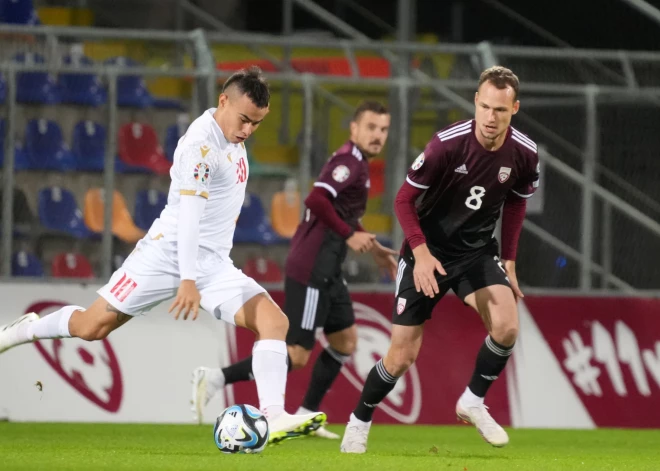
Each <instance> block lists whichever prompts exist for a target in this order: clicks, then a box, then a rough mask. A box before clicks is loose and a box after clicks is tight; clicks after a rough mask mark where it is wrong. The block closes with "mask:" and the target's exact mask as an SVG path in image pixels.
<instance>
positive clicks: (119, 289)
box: [98, 235, 266, 324]
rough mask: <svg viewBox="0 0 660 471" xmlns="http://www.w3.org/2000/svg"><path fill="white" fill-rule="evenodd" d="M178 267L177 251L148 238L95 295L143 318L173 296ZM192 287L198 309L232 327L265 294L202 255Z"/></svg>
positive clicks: (230, 268) (240, 275)
mask: <svg viewBox="0 0 660 471" xmlns="http://www.w3.org/2000/svg"><path fill="white" fill-rule="evenodd" d="M178 265H179V264H178V260H177V252H176V245H174V244H172V243H171V242H168V241H166V240H165V239H158V240H154V239H150V238H149V236H148V235H147V236H146V237H145V238H144V239H142V240H140V241H139V242H138V244H137V246H136V247H135V250H134V251H133V253H131V255H130V256H129V257H128V258H127V259H126V261H125V262H124V264H123V265H122V267H121V268H120V269H119V270H117V271H116V272H115V273H114V274H113V275H112V277H111V278H110V281H109V282H108V284H106V285H105V286H104V287H103V288H101V289H100V290H98V294H99V295H100V296H101V297H103V298H104V299H105V300H106V301H108V303H110V304H111V305H112V306H113V307H115V308H116V309H117V310H119V311H121V312H123V313H125V314H128V315H131V316H138V315H142V314H145V313H146V312H148V311H150V310H151V309H152V308H154V307H155V306H157V305H158V304H160V303H162V302H163V301H167V300H169V299H173V298H174V297H175V296H176V293H177V290H178V288H179V284H180V283H181V280H180V277H179V267H178ZM196 284H197V289H198V290H199V293H200V294H201V296H202V300H201V303H200V304H201V307H202V308H203V309H204V310H205V311H208V312H210V313H211V314H213V316H215V317H216V318H218V319H222V320H224V321H226V322H229V323H231V324H234V315H235V314H236V312H238V310H239V309H240V308H241V307H242V306H243V305H244V304H245V303H246V302H247V301H248V300H250V299H251V298H253V297H254V296H256V295H258V294H261V293H265V292H266V290H264V289H263V288H262V287H261V286H259V284H257V282H256V281H254V280H253V279H252V278H250V277H248V276H246V275H245V274H244V273H243V272H242V271H241V270H239V269H238V268H236V267H235V266H234V265H233V264H232V263H229V262H226V261H223V260H221V259H220V258H219V256H217V255H215V254H212V253H209V252H205V251H204V250H203V249H202V250H200V256H199V258H198V260H197V282H196ZM168 308H169V306H168Z"/></svg>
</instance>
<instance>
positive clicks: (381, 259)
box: [371, 240, 397, 280]
mask: <svg viewBox="0 0 660 471" xmlns="http://www.w3.org/2000/svg"><path fill="white" fill-rule="evenodd" d="M396 254H397V252H396V250H392V249H388V248H387V247H383V246H382V245H381V244H380V242H378V241H377V240H374V246H373V248H372V249H371V255H372V256H373V257H374V261H375V262H376V265H378V266H379V267H380V268H382V269H384V270H386V271H387V273H388V274H389V275H390V278H391V279H392V280H396V271H397V265H396V260H394V257H393V255H396Z"/></svg>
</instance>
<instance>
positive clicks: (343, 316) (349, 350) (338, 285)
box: [298, 278, 357, 439]
mask: <svg viewBox="0 0 660 471" xmlns="http://www.w3.org/2000/svg"><path fill="white" fill-rule="evenodd" d="M329 298H330V306H329V310H328V315H327V319H326V320H325V322H324V324H323V326H324V333H325V337H326V339H327V340H328V346H326V348H325V349H323V351H322V352H321V353H320V354H319V356H318V357H317V359H316V362H315V363H314V368H313V369H312V376H311V378H310V381H309V386H308V387H307V392H306V393H305V397H304V399H303V402H302V405H301V407H300V408H299V409H298V413H307V412H312V411H317V410H319V409H320V406H321V401H322V400H323V398H324V397H325V395H326V394H327V392H328V390H329V389H330V388H331V387H332V384H333V383H334V381H335V379H337V376H339V372H340V371H341V368H342V366H343V365H344V364H345V363H346V362H347V361H348V360H349V359H350V358H351V355H353V353H354V352H355V347H356V345H357V327H356V326H355V313H354V312H353V305H352V302H351V297H350V295H349V293H348V288H347V287H346V284H345V282H344V280H343V279H341V278H337V279H336V280H335V281H334V282H333V283H332V285H331V286H330V287H329ZM315 435H316V436H318V437H322V438H329V439H339V438H340V437H339V435H337V434H336V433H333V432H331V431H329V430H327V429H326V428H325V427H322V428H319V429H318V430H317V431H316V432H315Z"/></svg>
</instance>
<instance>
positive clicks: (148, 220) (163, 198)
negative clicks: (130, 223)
mask: <svg viewBox="0 0 660 471" xmlns="http://www.w3.org/2000/svg"><path fill="white" fill-rule="evenodd" d="M166 204H167V195H166V194H165V193H163V192H160V191H158V190H141V191H138V193H137V195H135V224H136V225H137V226H138V227H139V228H140V229H143V230H145V231H148V230H149V228H150V227H151V224H153V222H154V221H155V220H156V218H158V217H159V216H160V213H161V212H162V211H163V209H164V208H165V205H166Z"/></svg>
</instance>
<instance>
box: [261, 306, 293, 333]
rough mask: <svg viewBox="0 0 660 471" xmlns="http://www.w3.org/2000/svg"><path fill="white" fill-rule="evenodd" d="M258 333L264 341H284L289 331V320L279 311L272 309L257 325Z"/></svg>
mask: <svg viewBox="0 0 660 471" xmlns="http://www.w3.org/2000/svg"><path fill="white" fill-rule="evenodd" d="M256 330H257V331H256V333H257V335H258V336H259V338H262V339H276V340H284V339H285V338H286V333H287V332H288V331H289V319H288V318H287V317H286V316H285V315H284V313H283V312H282V311H280V310H279V309H272V310H269V311H268V314H267V315H266V317H265V318H264V319H263V322H258V323H257V329H256Z"/></svg>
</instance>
